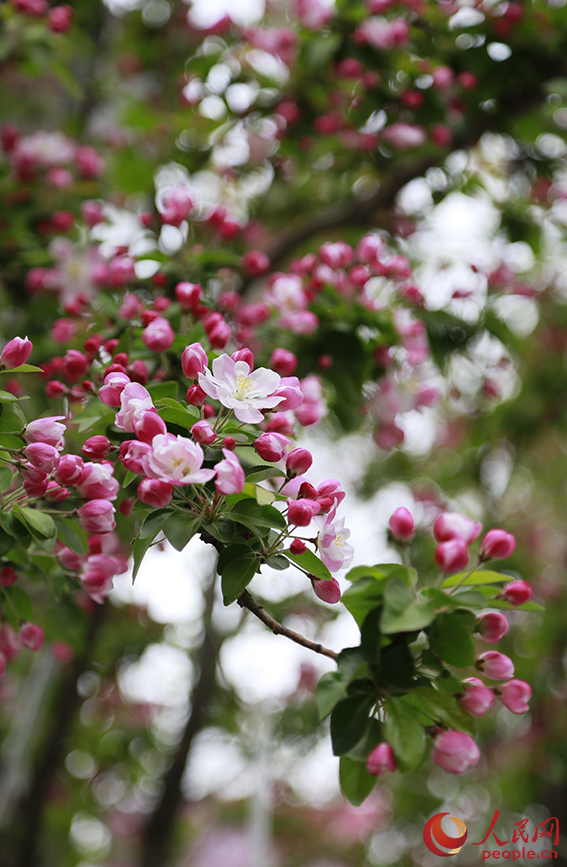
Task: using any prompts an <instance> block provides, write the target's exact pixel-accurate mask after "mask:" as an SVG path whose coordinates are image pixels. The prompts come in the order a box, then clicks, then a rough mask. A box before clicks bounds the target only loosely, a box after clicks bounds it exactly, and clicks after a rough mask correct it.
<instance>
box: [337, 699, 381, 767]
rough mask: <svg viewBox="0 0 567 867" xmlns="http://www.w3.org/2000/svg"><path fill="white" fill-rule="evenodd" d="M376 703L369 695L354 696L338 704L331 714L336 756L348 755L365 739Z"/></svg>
mask: <svg viewBox="0 0 567 867" xmlns="http://www.w3.org/2000/svg"><path fill="white" fill-rule="evenodd" d="M374 701H375V698H374V697H368V696H367V695H352V696H347V698H342V699H341V700H340V701H339V702H337V704H336V705H335V707H334V708H333V710H332V713H331V741H332V743H333V754H334V755H335V756H342V755H344V754H345V753H348V752H349V751H350V750H352V749H353V747H355V746H356V744H357V743H358V742H359V740H360V739H361V738H362V737H363V735H364V732H365V730H366V727H367V725H368V715H369V713H370V710H371V708H372V705H373V704H374Z"/></svg>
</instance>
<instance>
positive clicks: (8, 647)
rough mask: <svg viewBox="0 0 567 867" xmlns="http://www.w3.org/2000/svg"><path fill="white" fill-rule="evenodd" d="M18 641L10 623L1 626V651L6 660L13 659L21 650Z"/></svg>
mask: <svg viewBox="0 0 567 867" xmlns="http://www.w3.org/2000/svg"><path fill="white" fill-rule="evenodd" d="M19 646H20V645H19V644H18V639H17V638H16V634H15V632H14V630H13V629H12V627H11V626H10V624H9V623H1V624H0V651H2V653H3V654H4V655H5V657H6V659H13V658H14V656H15V655H16V654H17V652H18V649H19Z"/></svg>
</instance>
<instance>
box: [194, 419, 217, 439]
mask: <svg viewBox="0 0 567 867" xmlns="http://www.w3.org/2000/svg"><path fill="white" fill-rule="evenodd" d="M191 436H192V437H193V439H194V440H195V442H197V443H203V444H204V445H210V444H211V443H212V442H214V440H215V437H216V434H215V432H214V430H213V427H212V425H211V423H210V422H209V421H207V420H206V419H203V420H202V421H198V422H196V423H195V424H194V425H193V426H192V428H191Z"/></svg>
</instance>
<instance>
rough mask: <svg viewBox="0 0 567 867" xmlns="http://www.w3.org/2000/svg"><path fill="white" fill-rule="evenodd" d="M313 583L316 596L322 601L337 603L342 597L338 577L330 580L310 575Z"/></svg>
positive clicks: (331, 603)
mask: <svg viewBox="0 0 567 867" xmlns="http://www.w3.org/2000/svg"><path fill="white" fill-rule="evenodd" d="M309 577H310V578H311V583H312V584H313V590H314V591H315V596H317V597H318V598H319V599H321V601H322V602H328V603H329V604H330V605H335V604H336V603H337V602H338V601H339V599H340V598H341V588H340V585H339V582H338V581H337V579H336V578H331V580H330V581H325V580H324V579H318V578H315V577H314V576H313V575H310V576H309Z"/></svg>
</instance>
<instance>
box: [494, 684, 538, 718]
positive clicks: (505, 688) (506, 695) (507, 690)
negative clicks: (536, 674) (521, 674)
mask: <svg viewBox="0 0 567 867" xmlns="http://www.w3.org/2000/svg"><path fill="white" fill-rule="evenodd" d="M496 694H497V696H498V698H499V699H500V701H501V702H502V704H503V705H504V707H507V708H508V710H509V711H511V712H512V713H526V712H527V711H528V710H529V706H528V702H529V700H530V698H531V697H532V688H531V686H530V685H529V683H526V682H525V680H516V679H514V680H509V681H508V683H503V684H502V686H499V687H498V688H497V690H496Z"/></svg>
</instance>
